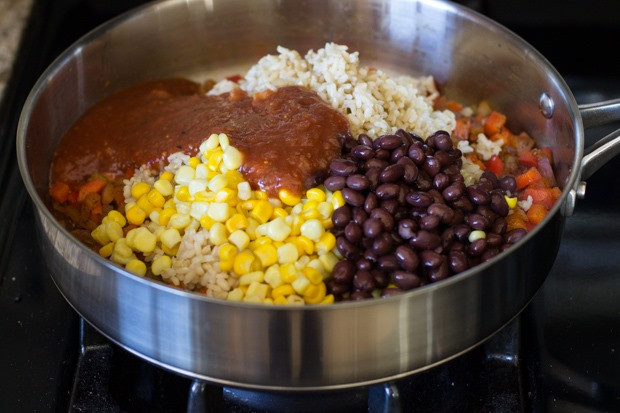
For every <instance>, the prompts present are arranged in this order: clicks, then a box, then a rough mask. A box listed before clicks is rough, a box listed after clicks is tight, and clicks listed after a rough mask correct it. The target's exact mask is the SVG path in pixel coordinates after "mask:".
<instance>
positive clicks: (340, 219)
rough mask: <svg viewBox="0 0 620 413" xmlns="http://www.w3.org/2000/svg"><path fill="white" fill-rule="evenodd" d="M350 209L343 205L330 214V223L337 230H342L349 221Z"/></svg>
mask: <svg viewBox="0 0 620 413" xmlns="http://www.w3.org/2000/svg"><path fill="white" fill-rule="evenodd" d="M351 218H352V214H351V207H349V206H347V205H344V206H341V207H340V208H338V209H337V210H335V211H334V212H333V213H332V222H333V223H334V226H335V227H337V228H344V227H346V226H347V224H348V223H349V221H351Z"/></svg>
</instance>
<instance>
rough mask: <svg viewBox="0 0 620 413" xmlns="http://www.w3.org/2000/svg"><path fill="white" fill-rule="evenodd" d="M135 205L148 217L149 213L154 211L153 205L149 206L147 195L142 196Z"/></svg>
mask: <svg viewBox="0 0 620 413" xmlns="http://www.w3.org/2000/svg"><path fill="white" fill-rule="evenodd" d="M136 204H137V205H138V206H139V207H140V208H141V209H142V210H143V211H144V212H145V213H146V215H150V213H151V212H153V210H154V209H155V205H153V204H151V201H149V198H148V194H144V195H142V196H141V197H140V198H139V199H138V201H136ZM161 205H162V206H163V205H164V204H163V203H162V204H161Z"/></svg>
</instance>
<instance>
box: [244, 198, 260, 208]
mask: <svg viewBox="0 0 620 413" xmlns="http://www.w3.org/2000/svg"><path fill="white" fill-rule="evenodd" d="M258 201H260V199H249V200H247V201H243V202H242V203H241V207H242V208H243V209H245V210H248V211H251V210H252V209H254V207H255V206H256V204H257V203H258Z"/></svg>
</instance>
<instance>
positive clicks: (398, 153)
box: [390, 145, 409, 163]
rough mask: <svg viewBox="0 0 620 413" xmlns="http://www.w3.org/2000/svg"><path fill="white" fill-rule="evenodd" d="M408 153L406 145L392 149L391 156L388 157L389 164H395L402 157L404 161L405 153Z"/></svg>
mask: <svg viewBox="0 0 620 413" xmlns="http://www.w3.org/2000/svg"><path fill="white" fill-rule="evenodd" d="M408 151H409V146H408V145H402V146H399V147H398V148H396V149H394V150H393V151H392V155H390V162H392V163H396V162H398V160H399V159H402V158H403V157H404V158H406V159H409V158H407V152H408Z"/></svg>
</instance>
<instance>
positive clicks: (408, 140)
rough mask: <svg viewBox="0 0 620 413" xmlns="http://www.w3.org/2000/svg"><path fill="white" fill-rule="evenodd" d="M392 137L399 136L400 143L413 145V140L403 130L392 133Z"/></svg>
mask: <svg viewBox="0 0 620 413" xmlns="http://www.w3.org/2000/svg"><path fill="white" fill-rule="evenodd" d="M394 135H398V136H400V139H401V141H402V142H403V144H405V145H411V144H412V143H413V138H412V137H411V135H409V134H408V133H407V131H405V130H404V129H398V130H397V131H396V132H394Z"/></svg>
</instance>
